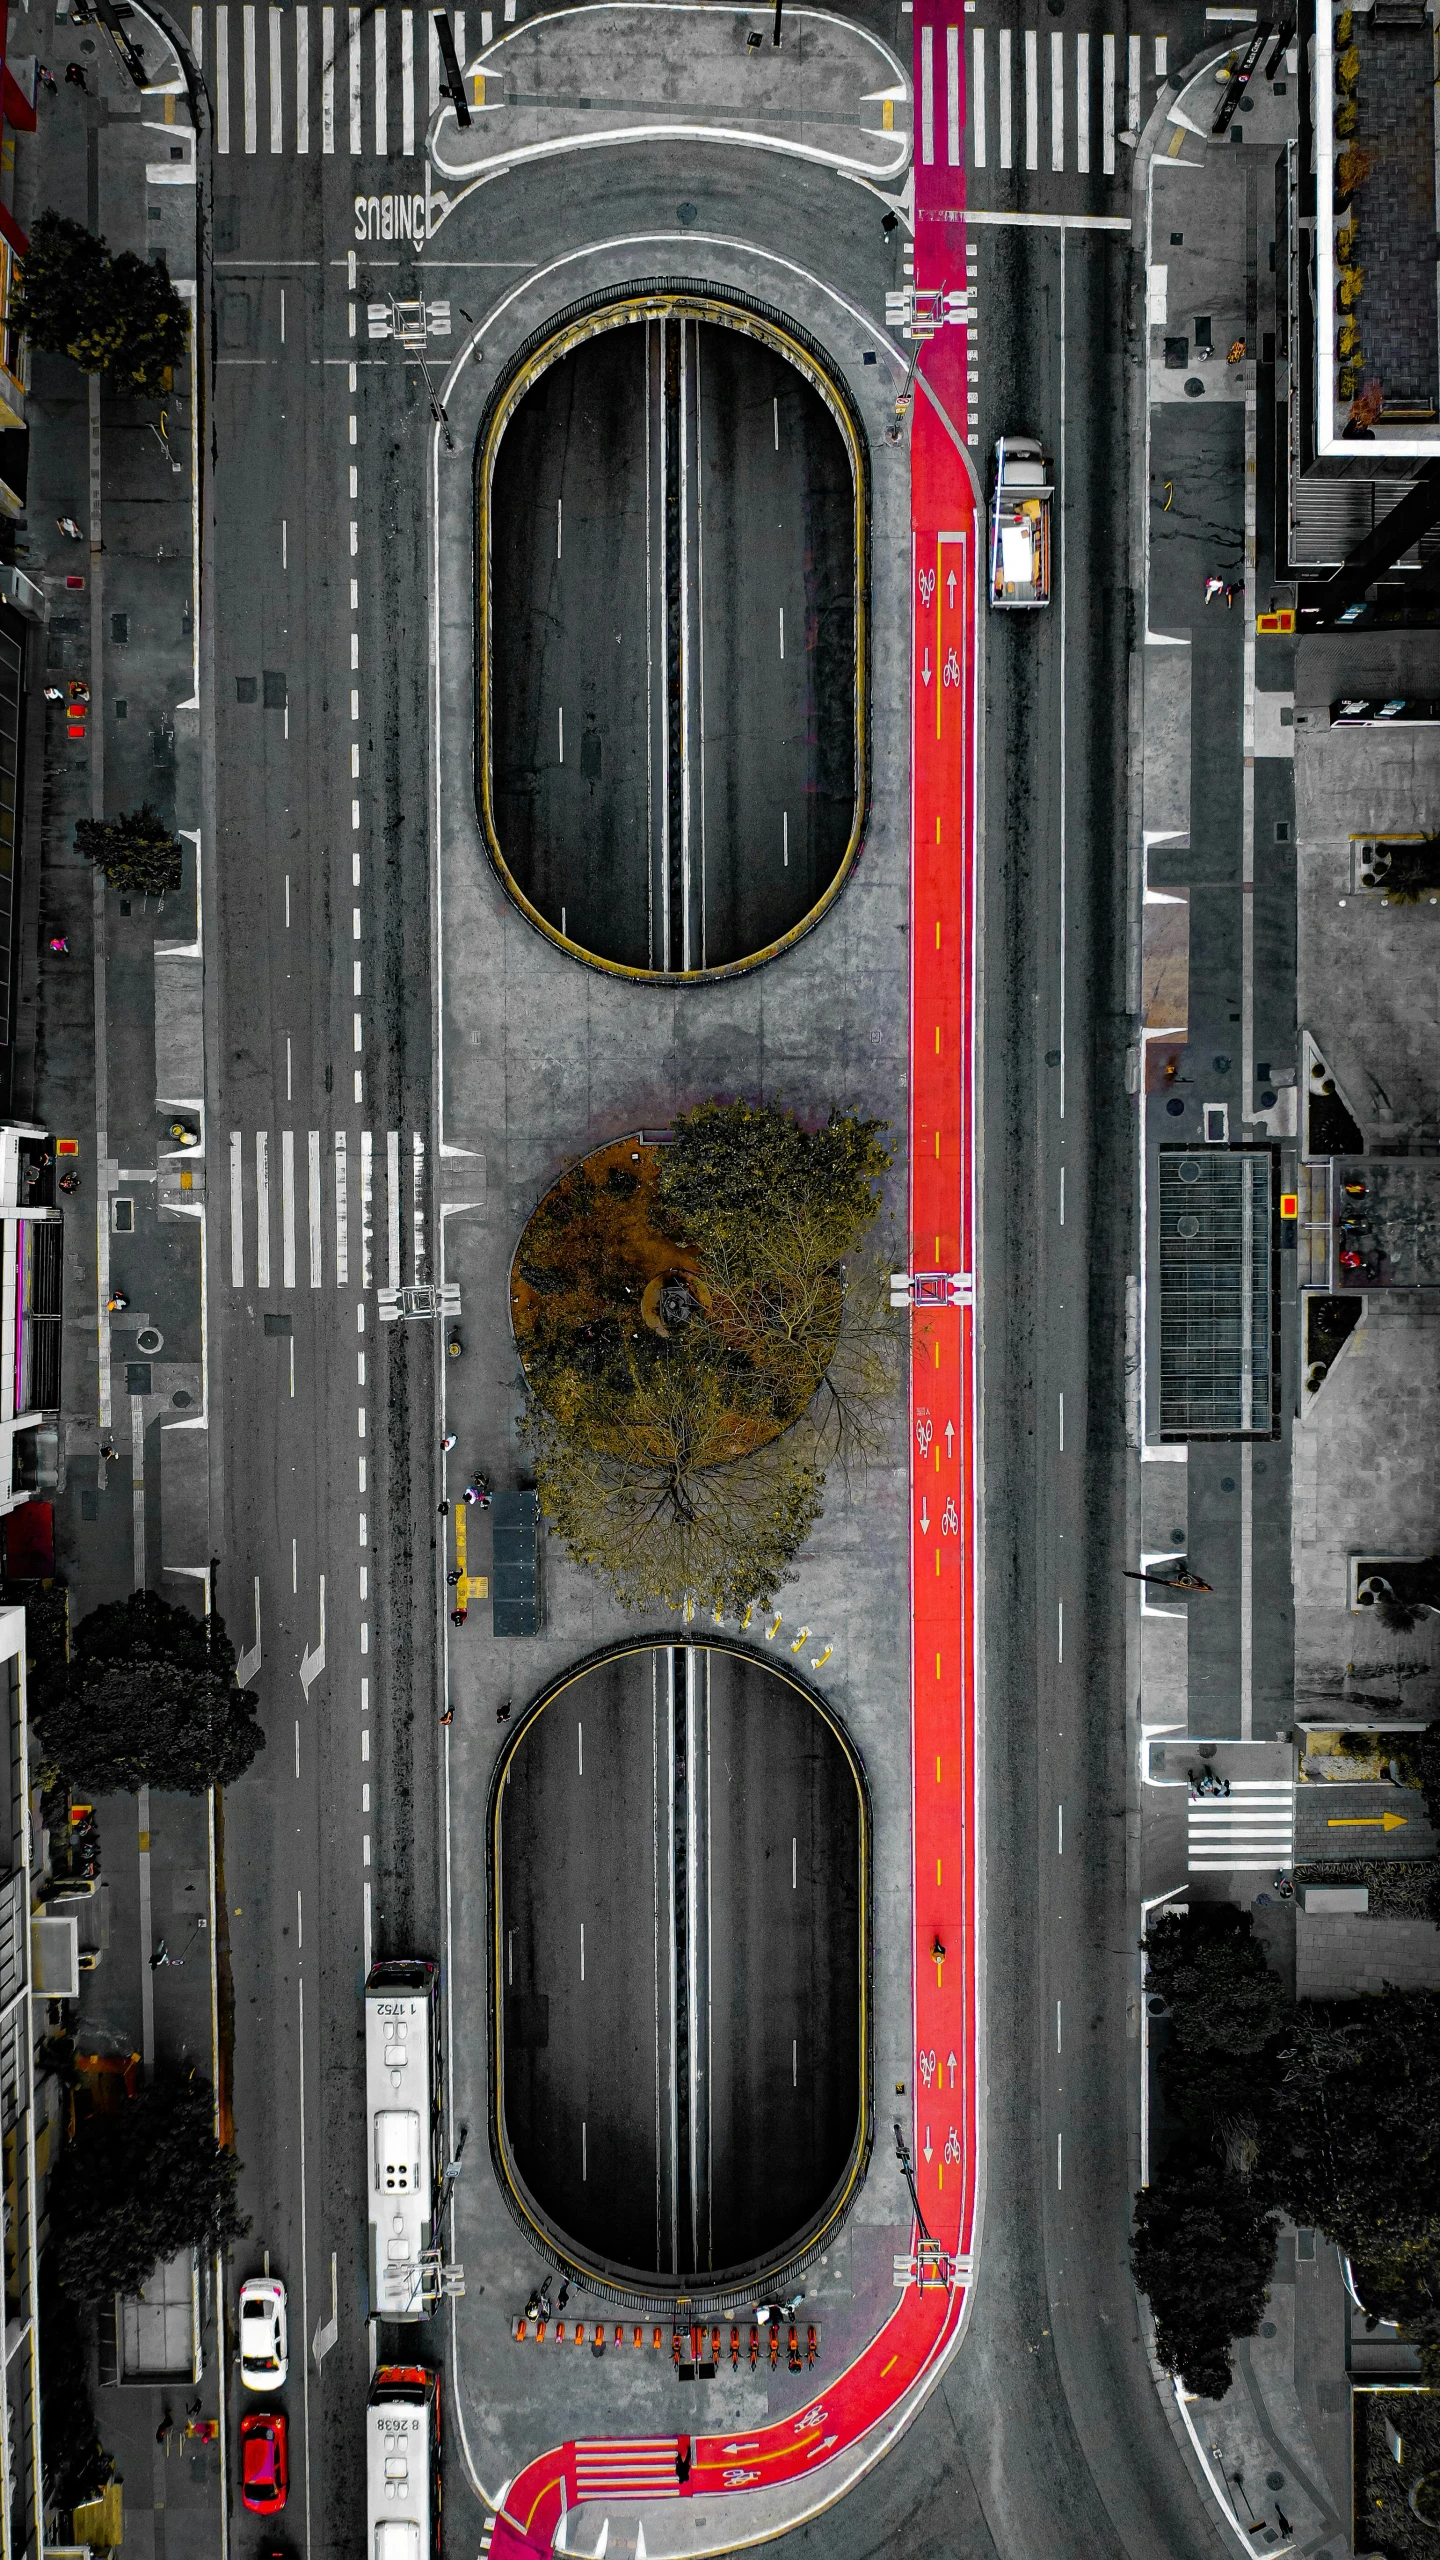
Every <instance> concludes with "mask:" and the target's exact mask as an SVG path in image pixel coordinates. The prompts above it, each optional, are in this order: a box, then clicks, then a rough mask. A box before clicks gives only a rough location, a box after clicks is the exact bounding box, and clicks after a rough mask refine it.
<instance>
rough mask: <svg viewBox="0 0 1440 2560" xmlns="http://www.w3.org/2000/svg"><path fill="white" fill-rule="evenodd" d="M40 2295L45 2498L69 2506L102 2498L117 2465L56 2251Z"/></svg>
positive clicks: (80, 2322)
mask: <svg viewBox="0 0 1440 2560" xmlns="http://www.w3.org/2000/svg"><path fill="white" fill-rule="evenodd" d="M38 2293H39V2301H38V2304H37V2312H38V2318H37V2323H36V2327H37V2333H38V2337H39V2345H40V2441H41V2444H42V2446H43V2448H44V2457H45V2502H46V2505H47V2506H50V2505H54V2506H57V2507H64V2508H66V2509H69V2508H71V2507H78V2506H82V2505H83V2504H84V2502H85V2500H86V2499H87V2498H94V2497H98V2495H99V2493H100V2491H101V2490H102V2489H103V2488H104V2486H105V2483H106V2481H107V2480H108V2479H109V2478H110V2477H111V2475H112V2473H113V2471H114V2468H115V2465H114V2462H113V2461H112V2459H111V2457H110V2455H109V2454H108V2453H107V2452H106V2451H105V2448H104V2446H103V2445H102V2443H101V2441H100V2431H99V2428H98V2426H97V2424H96V2420H95V2403H94V2400H93V2399H92V2397H91V2392H90V2341H89V2338H88V2335H87V2333H86V2324H85V2321H84V2319H83V2317H82V2315H81V2313H80V2310H79V2308H78V2306H77V2305H76V2303H75V2302H73V2301H72V2299H71V2297H70V2296H69V2294H67V2293H66V2292H65V2291H64V2289H63V2287H62V2285H61V2283H60V2281H59V2277H58V2275H57V2273H56V2266H55V2251H54V2250H53V2249H47V2250H46V2251H45V2253H44V2256H43V2257H42V2258H41V2261H40V2279H39V2286H38Z"/></svg>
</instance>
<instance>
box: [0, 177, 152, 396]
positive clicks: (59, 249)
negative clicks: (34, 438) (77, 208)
mask: <svg viewBox="0 0 1440 2560" xmlns="http://www.w3.org/2000/svg"><path fill="white" fill-rule="evenodd" d="M12 317H13V319H14V320H15V321H16V322H17V323H18V325H19V326H20V327H21V328H22V329H23V330H24V331H25V334H26V336H27V337H28V338H29V340H30V343H31V345H32V347H39V348H42V349H43V350H44V351H45V352H46V353H47V354H49V355H67V356H72V357H73V358H74V360H75V362H76V364H78V365H80V366H81V367H82V368H83V370H84V371H85V372H86V373H103V374H106V375H108V376H109V378H110V380H111V381H112V382H113V384H114V386H115V388H116V389H117V390H120V391H133V392H140V393H144V394H147V395H149V396H152V397H158V396H159V394H160V393H161V392H163V391H164V390H165V389H166V388H167V387H168V383H169V377H170V373H171V371H172V369H173V368H174V366H176V365H177V364H181V363H183V362H184V359H185V353H186V348H187V346H188V343H189V334H190V322H189V316H188V314H187V312H186V309H185V306H184V304H183V302H182V301H181V300H180V297H179V295H178V294H177V293H176V291H175V287H174V286H173V284H172V283H171V281H170V277H169V273H168V270H167V269H166V267H165V264H164V262H163V260H160V259H146V258H137V257H136V256H135V255H134V254H133V252H132V251H130V250H129V249H123V250H122V251H121V252H120V254H119V256H118V257H114V258H112V257H110V256H109V255H108V254H107V252H106V248H105V243H104V241H103V239H101V238H99V237H97V235H96V234H95V233H94V232H92V231H87V230H86V228H85V225H84V224H83V222H72V221H70V220H69V218H68V217H67V216H66V215H64V214H59V213H55V212H53V211H51V210H48V209H47V210H46V211H44V212H42V213H39V214H37V215H36V217H35V220H34V222H33V223H32V224H31V227H30V248H29V253H28V255H27V257H26V259H25V262H24V267H23V270H22V275H21V285H20V293H19V297H18V300H17V302H16V305H15V308H14V311H13V314H12Z"/></svg>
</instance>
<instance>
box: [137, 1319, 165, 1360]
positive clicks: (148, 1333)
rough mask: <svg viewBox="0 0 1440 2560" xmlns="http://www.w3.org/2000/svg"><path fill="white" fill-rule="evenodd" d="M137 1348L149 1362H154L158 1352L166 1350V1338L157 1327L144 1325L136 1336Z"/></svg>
mask: <svg viewBox="0 0 1440 2560" xmlns="http://www.w3.org/2000/svg"><path fill="white" fill-rule="evenodd" d="M135 1348H136V1350H137V1351H143V1352H144V1354H145V1357H146V1359H147V1360H153V1359H154V1357H155V1354H156V1352H157V1351H163V1350H164V1348H165V1336H164V1334H163V1333H161V1332H160V1330H159V1328H158V1326H156V1325H153V1324H147V1325H142V1327H141V1329H140V1331H139V1332H138V1333H137V1334H136V1336H135Z"/></svg>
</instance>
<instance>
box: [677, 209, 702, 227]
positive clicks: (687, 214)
mask: <svg viewBox="0 0 1440 2560" xmlns="http://www.w3.org/2000/svg"><path fill="white" fill-rule="evenodd" d="M675 212H676V215H677V217H678V219H679V220H680V221H681V222H687V223H688V222H698V221H699V219H700V209H699V207H698V205H693V204H677V206H676V207H675Z"/></svg>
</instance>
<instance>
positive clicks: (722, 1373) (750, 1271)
mask: <svg viewBox="0 0 1440 2560" xmlns="http://www.w3.org/2000/svg"><path fill="white" fill-rule="evenodd" d="M880 1131H881V1124H880V1123H879V1122H878V1121H872V1120H859V1119H856V1118H855V1117H853V1116H852V1115H846V1114H843V1113H832V1115H831V1117H830V1119H829V1121H828V1122H827V1124H826V1125H825V1127H824V1128H822V1129H818V1130H814V1131H811V1130H806V1129H804V1128H802V1126H801V1124H800V1123H799V1121H798V1120H796V1119H795V1117H794V1116H793V1114H792V1113H789V1112H786V1111H782V1110H780V1109H778V1108H777V1107H775V1106H773V1105H769V1106H765V1107H763V1108H759V1109H752V1108H751V1107H750V1106H749V1105H748V1104H745V1103H718V1102H717V1103H703V1104H701V1105H700V1106H699V1107H698V1108H697V1109H696V1110H694V1111H692V1112H689V1113H687V1114H686V1115H685V1116H684V1117H683V1118H681V1119H680V1120H679V1121H677V1123H676V1125H675V1132H674V1138H673V1143H670V1144H668V1145H667V1146H666V1147H664V1148H663V1149H662V1150H661V1151H660V1154H659V1165H658V1174H657V1178H656V1182H655V1190H654V1209H653V1216H654V1228H653V1229H652V1230H651V1233H652V1236H653V1235H654V1234H655V1233H656V1232H657V1231H658V1233H659V1235H660V1236H662V1237H663V1236H668V1237H670V1238H671V1239H673V1241H674V1244H675V1247H676V1251H677V1253H683V1254H684V1256H685V1257H686V1260H685V1265H684V1274H683V1285H681V1281H680V1277H679V1276H678V1275H677V1287H676V1294H677V1296H678V1297H679V1299H680V1302H681V1306H680V1313H679V1316H678V1317H677V1319H676V1320H675V1321H674V1322H673V1323H672V1324H670V1325H669V1326H668V1327H667V1328H666V1329H665V1330H664V1331H663V1332H660V1331H658V1330H657V1329H655V1328H653V1327H651V1326H650V1325H649V1324H648V1320H647V1322H646V1323H643V1324H642V1323H640V1322H639V1321H637V1317H638V1296H639V1287H638V1284H637V1282H636V1280H635V1278H634V1275H633V1270H632V1267H631V1265H630V1264H628V1263H627V1260H626V1256H627V1253H628V1254H633V1250H634V1247H633V1242H629V1243H627V1232H626V1231H627V1220H628V1219H629V1217H630V1210H629V1206H628V1204H629V1203H630V1202H631V1200H632V1199H633V1195H634V1193H635V1190H636V1188H637V1184H636V1182H635V1179H634V1178H633V1177H631V1176H629V1175H628V1174H627V1172H626V1171H625V1169H624V1168H623V1167H612V1168H611V1170H610V1172H609V1174H608V1175H607V1176H606V1178H605V1181H604V1182H603V1183H593V1182H591V1181H590V1180H589V1178H588V1176H587V1175H586V1173H585V1169H584V1168H583V1167H579V1168H577V1169H576V1170H575V1171H574V1172H573V1173H571V1174H570V1175H568V1176H566V1177H565V1179H564V1180H563V1181H562V1182H561V1183H559V1184H557V1186H556V1188H555V1191H554V1192H553V1193H552V1194H551V1195H550V1196H549V1198H548V1199H547V1201H546V1202H545V1203H543V1204H542V1206H541V1208H540V1209H539V1210H538V1211H537V1213H536V1215H535V1218H534V1219H533V1220H532V1221H531V1224H530V1226H529V1227H528V1228H527V1230H526V1235H525V1238H524V1240H523V1243H522V1247H521V1258H520V1260H519V1263H518V1269H519V1274H520V1277H521V1278H522V1279H523V1280H524V1281H525V1282H526V1284H527V1286H528V1288H529V1289H530V1290H532V1291H533V1292H534V1293H535V1295H536V1298H537V1299H538V1302H539V1303H538V1308H535V1309H533V1310H532V1311H531V1313H530V1316H529V1330H528V1333H527V1336H526V1367H527V1373H528V1375H529V1377H530V1380H531V1386H532V1396H531V1402H530V1407H529V1411H528V1414H527V1418H526V1424H525V1431H526V1436H527V1439H528V1441H529V1445H530V1449H531V1452H532V1456H533V1459H534V1465H535V1474H536V1483H537V1486H538V1490H539V1494H540V1502H541V1508H542V1510H543V1511H544V1513H545V1516H546V1518H547V1520H548V1521H549V1523H550V1526H551V1527H552V1529H553V1530H554V1531H555V1533H556V1535H557V1536H558V1537H560V1538H561V1539H562V1540H563V1541H564V1543H565V1544H566V1545H567V1546H568V1547H569V1548H570V1550H571V1552H572V1554H573V1555H574V1556H575V1557H576V1558H577V1560H578V1561H579V1562H581V1563H583V1564H584V1565H586V1566H587V1567H588V1568H589V1569H590V1570H591V1571H593V1572H596V1573H598V1574H600V1575H601V1576H602V1578H603V1579H605V1580H606V1581H608V1582H609V1584H610V1586H611V1588H612V1590H613V1591H614V1592H615V1594H616V1596H617V1597H618V1598H619V1599H620V1600H621V1602H622V1604H623V1605H624V1606H625V1607H627V1608H630V1609H636V1610H639V1609H645V1608H653V1607H656V1606H659V1605H664V1606H671V1607H677V1606H679V1605H680V1603H681V1602H682V1601H683V1600H684V1599H686V1598H690V1599H693V1600H694V1601H695V1602H696V1604H697V1605H700V1606H704V1607H707V1608H713V1609H721V1610H726V1611H729V1610H738V1611H741V1612H743V1610H744V1608H745V1607H746V1605H747V1604H748V1603H750V1602H752V1601H755V1602H763V1603H765V1604H767V1605H768V1603H769V1602H770V1601H771V1600H773V1598H774V1596H775V1592H776V1590H777V1588H778V1587H779V1585H780V1584H781V1583H782V1582H784V1581H787V1580H788V1579H789V1578H790V1570H791V1567H792V1565H793V1563H794V1560H795V1557H796V1556H797V1555H798V1553H799V1551H800V1549H801V1547H802V1546H803V1544H804V1542H805V1539H806V1538H807V1537H808V1535H809V1533H810V1531H811V1529H812V1528H813V1526H814V1524H815V1522H816V1520H817V1519H818V1518H819V1515H820V1510H821V1506H822V1503H823V1498H824V1488H825V1481H826V1474H827V1470H828V1468H829V1467H830V1465H831V1464H832V1463H834V1462H836V1461H838V1462H839V1463H841V1464H842V1465H845V1466H848V1465H850V1464H851V1463H859V1462H863V1460H865V1459H866V1458H867V1457H869V1456H870V1455H872V1454H874V1452H875V1451H876V1450H877V1449H878V1448H879V1447H880V1446H882V1445H883V1438H884V1419H885V1415H886V1413H887V1410H888V1407H889V1404H890V1401H891V1398H892V1396H893V1391H894V1387H895V1383H896V1378H897V1375H898V1368H899V1352H900V1334H899V1329H898V1327H897V1325H896V1322H895V1318H894V1316H893V1314H892V1313H891V1310H890V1306H889V1281H888V1265H887V1263H886V1261H885V1258H884V1257H883V1256H882V1255H881V1254H880V1253H879V1252H877V1251H876V1250H875V1249H874V1248H873V1246H871V1245H867V1243H866V1237H867V1232H868V1230H869V1229H870V1228H871V1227H872V1226H873V1224H874V1221H875V1219H876V1216H877V1214H878V1208H879V1199H878V1185H879V1183H880V1181H881V1178H882V1177H883V1174H884V1172H885V1170H886V1168H887V1167H888V1165H889V1163H890V1160H891V1159H890V1154H889V1152H888V1150H887V1149H886V1148H885V1147H884V1146H883V1145H882V1143H881V1136H880ZM582 1314H583V1321H581V1320H580V1319H581V1316H582Z"/></svg>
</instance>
